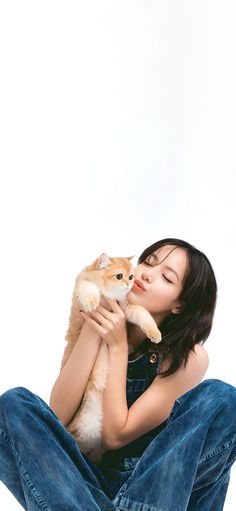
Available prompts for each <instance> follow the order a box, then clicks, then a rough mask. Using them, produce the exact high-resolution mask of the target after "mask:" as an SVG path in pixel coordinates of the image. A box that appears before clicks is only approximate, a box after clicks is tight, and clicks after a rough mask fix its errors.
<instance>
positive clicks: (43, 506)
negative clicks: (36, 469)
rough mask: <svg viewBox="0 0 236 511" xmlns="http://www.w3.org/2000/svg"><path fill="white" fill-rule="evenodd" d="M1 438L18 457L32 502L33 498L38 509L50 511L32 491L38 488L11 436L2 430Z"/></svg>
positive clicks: (0, 430)
mask: <svg viewBox="0 0 236 511" xmlns="http://www.w3.org/2000/svg"><path fill="white" fill-rule="evenodd" d="M0 436H1V437H3V438H4V440H5V441H6V442H7V443H8V444H9V445H10V447H11V449H12V450H13V451H14V456H15V457H16V461H17V464H18V467H19V471H20V472H21V473H22V477H23V479H24V481H25V483H26V485H27V488H28V490H29V491H30V498H31V500H32V497H33V503H35V501H36V504H37V506H38V508H39V509H40V510H41V511H50V508H49V507H48V506H47V504H46V503H45V502H44V500H43V499H42V497H40V496H39V497H37V496H36V495H35V494H34V492H33V491H32V490H33V489H35V490H36V488H35V486H34V485H33V483H32V481H31V479H30V477H29V474H28V473H27V472H26V471H25V470H24V466H23V463H22V461H21V458H20V456H19V454H18V453H17V451H16V450H15V448H14V445H13V443H12V441H11V439H10V438H9V436H8V435H7V434H6V433H5V431H4V430H3V429H0ZM36 491H37V490H36ZM40 501H41V502H40Z"/></svg>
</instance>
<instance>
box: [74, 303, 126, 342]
mask: <svg viewBox="0 0 236 511" xmlns="http://www.w3.org/2000/svg"><path fill="white" fill-rule="evenodd" d="M102 299H103V302H106V303H107V308H106V307H105V306H102V305H99V306H98V307H97V308H96V310H95V311H92V312H81V314H82V315H83V317H84V319H85V321H87V322H88V323H89V325H91V326H92V327H93V328H94V330H96V332H98V333H99V334H100V336H101V338H102V339H103V340H104V341H105V342H106V344H107V345H108V347H109V348H111V347H114V346H120V345H123V344H127V342H128V340H127V330H126V318H125V314H124V312H123V310H122V309H121V308H120V306H119V304H118V303H117V301H116V300H112V299H111V298H107V297H104V296H103V297H102Z"/></svg>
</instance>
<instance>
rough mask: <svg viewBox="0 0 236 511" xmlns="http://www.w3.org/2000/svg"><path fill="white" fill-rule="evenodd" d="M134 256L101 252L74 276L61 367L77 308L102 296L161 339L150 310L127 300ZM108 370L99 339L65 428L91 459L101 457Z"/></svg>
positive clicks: (74, 331)
mask: <svg viewBox="0 0 236 511" xmlns="http://www.w3.org/2000/svg"><path fill="white" fill-rule="evenodd" d="M133 260H134V257H133V256H132V257H109V256H108V255H107V254H105V253H103V254H101V255H100V256H99V257H98V258H97V259H96V260H95V261H94V262H93V263H92V264H91V265H89V266H86V268H84V269H83V270H82V271H81V272H80V273H79V275H78V276H77V278H76V282H75V287H74V291H73V296H72V305H71V311H70V317H69V324H68V329H67V332H66V336H65V340H66V341H67V345H66V347H65V349H64V353H63V358H62V361H61V368H62V367H63V366H64V364H65V363H66V361H67V359H68V357H69V356H70V354H71V352H72V350H73V347H74V345H75V343H76V342H77V339H78V336H79V333H80V330H81V328H82V325H83V323H84V321H85V320H84V318H83V316H82V314H81V313H80V310H83V311H85V312H91V311H93V310H95V309H96V308H97V306H98V305H99V304H101V305H102V304H103V302H102V297H103V296H105V297H108V298H112V299H114V300H117V301H118V303H119V306H120V308H121V309H122V310H123V312H124V314H125V318H126V320H127V321H129V322H131V323H134V324H136V325H138V326H139V327H140V328H141V329H142V330H143V332H144V333H145V334H146V336H147V337H148V338H149V339H150V340H151V341H153V342H155V343H159V342H160V341H161V332H160V330H159V329H158V327H157V325H156V322H155V321H154V319H153V318H152V316H151V314H150V313H149V312H148V311H147V310H146V309H145V308H144V307H143V306H141V305H133V304H130V303H128V301H127V298H126V296H127V294H128V293H129V291H130V289H131V288H132V286H133V285H134V274H133V271H134V267H133ZM107 372H108V347H107V344H106V343H105V341H103V340H102V341H101V344H100V348H99V351H98V354H97V358H96V360H95V364H94V366H93V369H92V371H91V374H90V377H89V380H88V382H87V385H86V387H85V392H84V395H83V399H82V401H81V404H80V407H79V409H78V410H77V412H76V414H75V415H74V417H73V419H72V420H71V421H70V423H69V424H68V425H67V426H66V429H67V430H68V431H69V432H70V433H71V434H72V435H73V437H74V438H75V440H76V442H77V445H78V446H79V448H80V450H81V451H82V452H83V453H84V454H86V455H87V456H88V457H89V458H90V459H91V460H92V461H94V462H96V461H99V460H100V459H101V456H102V454H103V453H104V452H105V449H104V448H102V446H101V428H102V392H103V390H104V388H105V385H106V378H107Z"/></svg>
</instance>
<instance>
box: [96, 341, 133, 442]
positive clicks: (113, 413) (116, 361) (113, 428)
mask: <svg viewBox="0 0 236 511" xmlns="http://www.w3.org/2000/svg"><path fill="white" fill-rule="evenodd" d="M108 364H109V372H108V376H107V381H106V388H105V389H104V391H103V404H102V409H103V423H102V446H103V447H104V448H105V449H111V448H112V447H111V445H113V443H114V441H115V439H116V438H117V436H119V433H120V431H121V430H122V429H123V428H124V425H125V423H126V421H127V417H128V407H127V400H126V376H127V366H128V343H127V340H126V339H124V343H123V344H120V345H119V346H109V347H108Z"/></svg>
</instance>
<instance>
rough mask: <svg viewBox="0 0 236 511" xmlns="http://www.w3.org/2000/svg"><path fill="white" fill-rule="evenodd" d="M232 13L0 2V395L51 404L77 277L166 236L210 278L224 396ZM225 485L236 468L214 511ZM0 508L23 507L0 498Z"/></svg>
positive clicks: (229, 296) (235, 236)
mask: <svg viewBox="0 0 236 511" xmlns="http://www.w3.org/2000/svg"><path fill="white" fill-rule="evenodd" d="M235 14H236V6H235V2H234V1H233V0H232V1H227V0H224V1H217V0H215V1H214V2H213V1H212V2H211V1H209V0H198V1H189V0H188V1H187V0H186V1H167V0H165V1H164V0H162V1H137V0H136V1H131V0H130V1H127V0H125V1H124V0H119V2H113V1H110V0H107V1H104V0H103V1H100V2H97V1H88V0H86V1H84V2H82V1H69V2H68V1H50V0H46V1H43V0H41V1H40V2H36V1H33V0H30V1H23V0H22V1H21V2H19V1H10V0H7V1H1V4H0V49H1V56H0V69H1V80H0V108H1V113H0V130H1V153H0V165H1V167H0V168H1V181H0V222H1V252H0V257H1V264H0V282H1V286H0V307H1V322H0V329H1V357H0V364H1V365H0V391H1V393H2V392H4V391H5V390H7V389H9V388H12V387H15V386H25V387H27V388H29V389H30V390H31V391H33V392H35V393H37V394H38V395H40V396H41V397H42V398H43V399H44V400H45V401H47V402H48V400H49V395H50V391H51V388H52V386H53V383H54V381H55V379H56V377H57V375H58V372H59V367H60V361H61V357H62V354H63V351H64V345H65V341H64V336H65V332H66V329H67V324H68V318H69V312H70V306H71V297H72V291H73V287H74V281H75V278H76V275H77V274H78V272H79V271H80V270H81V269H82V268H83V267H84V266H85V265H87V264H89V263H91V262H92V261H93V260H94V259H95V258H96V257H98V255H100V253H102V252H107V253H108V254H110V255H111V256H120V257H121V256H132V255H134V254H138V255H139V254H140V253H141V251H142V250H143V249H144V248H146V247H147V246H149V245H150V244H151V243H154V242H155V241H157V240H159V239H162V238H165V237H177V238H181V239H185V240H186V241H188V242H190V243H192V244H194V245H195V246H196V247H197V248H199V249H200V250H202V251H203V252H205V253H206V255H207V256H208V258H209V259H210V261H211V263H212V265H213V268H214V270H215V274H216V278H217V282H218V301H217V309H216V314H215V320H214V326H213V329H212V332H211V334H210V337H209V338H208V340H207V342H206V344H205V347H206V348H207V350H208V353H209V358H210V365H209V369H208V371H207V373H206V375H205V378H219V379H222V380H224V381H226V382H228V383H231V384H232V385H236V377H235V367H236V364H235V358H234V355H235V342H236V337H235V330H234V317H235V288H236V273H235V259H236V257H235V256H236V245H235V240H236V232H235V220H234V219H235V218H236V216H235V215H236V211H235V209H236V207H235V184H236V183H235V170H236V168H235V167H236V165H235V164H236V156H235V132H236V130H235V118H236V103H235V90H236V67H235V47H236V33H235ZM196 420H197V418H196ZM235 420H236V418H235ZM235 484H236V464H235V465H234V466H233V468H232V470H231V480H230V485H229V489H228V493H227V497H226V501H225V506H224V510H225V511H232V509H234V507H235V503H236V501H235V495H234V494H233V487H235ZM0 504H1V509H4V510H6V511H20V509H22V508H21V506H20V505H19V504H18V502H17V501H16V500H15V499H14V498H13V496H12V495H11V494H10V492H9V491H8V490H7V489H6V488H5V486H3V484H1V485H0Z"/></svg>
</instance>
